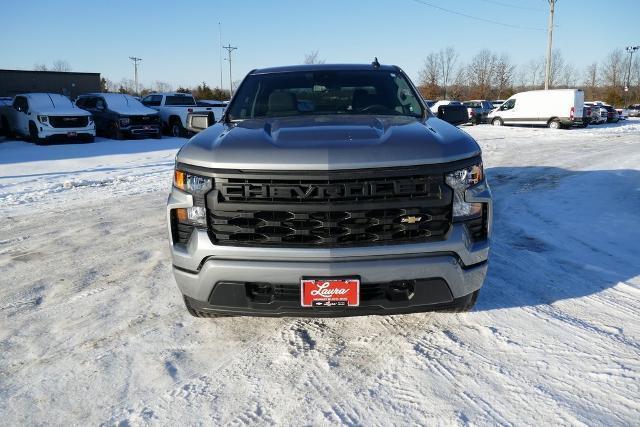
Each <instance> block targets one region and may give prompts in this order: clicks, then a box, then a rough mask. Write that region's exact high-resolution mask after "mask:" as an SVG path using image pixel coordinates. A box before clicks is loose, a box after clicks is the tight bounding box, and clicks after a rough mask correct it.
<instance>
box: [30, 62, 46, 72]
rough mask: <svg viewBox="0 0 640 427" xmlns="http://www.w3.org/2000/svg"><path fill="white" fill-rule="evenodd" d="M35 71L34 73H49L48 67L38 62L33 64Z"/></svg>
mask: <svg viewBox="0 0 640 427" xmlns="http://www.w3.org/2000/svg"><path fill="white" fill-rule="evenodd" d="M33 70H34V71H49V69H48V68H47V66H46V65H45V64H44V63H42V62H36V63H35V64H33Z"/></svg>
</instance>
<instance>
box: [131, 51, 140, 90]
mask: <svg viewBox="0 0 640 427" xmlns="http://www.w3.org/2000/svg"><path fill="white" fill-rule="evenodd" d="M129 59H130V60H132V61H133V78H134V82H135V85H136V95H138V96H140V91H138V62H140V61H142V58H136V57H135V56H130V57H129Z"/></svg>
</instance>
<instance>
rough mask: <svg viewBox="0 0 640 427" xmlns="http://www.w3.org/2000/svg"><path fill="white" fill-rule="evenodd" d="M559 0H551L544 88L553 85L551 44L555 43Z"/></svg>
mask: <svg viewBox="0 0 640 427" xmlns="http://www.w3.org/2000/svg"><path fill="white" fill-rule="evenodd" d="M556 1H557V0H549V28H547V66H546V68H545V77H544V89H545V90H547V89H549V86H550V85H551V46H552V44H553V12H554V9H555V6H556Z"/></svg>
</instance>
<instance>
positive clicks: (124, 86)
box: [118, 78, 136, 95]
mask: <svg viewBox="0 0 640 427" xmlns="http://www.w3.org/2000/svg"><path fill="white" fill-rule="evenodd" d="M135 87H136V84H135V82H134V81H133V80H132V79H126V78H125V79H122V80H120V83H119V87H118V92H120V93H128V94H130V95H132V94H134V93H135V91H136V89H135Z"/></svg>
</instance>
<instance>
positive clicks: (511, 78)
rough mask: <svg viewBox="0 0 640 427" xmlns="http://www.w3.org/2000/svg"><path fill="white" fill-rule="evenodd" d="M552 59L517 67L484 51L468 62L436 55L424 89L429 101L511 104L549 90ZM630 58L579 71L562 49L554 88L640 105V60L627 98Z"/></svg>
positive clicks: (620, 54) (450, 53) (618, 54)
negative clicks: (523, 95)
mask: <svg viewBox="0 0 640 427" xmlns="http://www.w3.org/2000/svg"><path fill="white" fill-rule="evenodd" d="M545 64H546V58H545V57H544V56H541V57H539V58H536V59H532V60H530V61H528V62H527V63H525V64H521V65H516V64H514V63H513V62H512V61H511V58H510V57H509V54H507V53H496V52H493V51H492V50H490V49H482V50H481V51H480V52H478V53H477V54H475V55H474V56H473V57H472V58H471V59H470V60H469V61H468V62H463V61H462V60H461V59H460V55H459V53H458V52H457V51H456V50H455V48H454V47H451V46H449V47H446V48H443V49H440V50H439V51H437V52H431V53H429V54H428V55H427V57H426V58H425V60H424V64H423V67H422V68H421V69H420V72H419V77H418V79H419V80H418V82H419V89H420V92H421V93H422V96H423V97H424V98H425V99H433V100H437V99H460V100H465V99H505V98H508V97H509V96H511V95H512V94H514V93H516V92H522V91H525V90H533V89H543V88H544V78H545ZM628 69H629V55H627V54H625V53H624V51H623V50H622V49H614V50H612V51H611V52H610V53H609V54H608V55H607V56H606V57H605V58H604V59H603V60H601V61H599V62H593V63H591V64H589V65H588V66H587V67H585V69H583V70H578V69H577V68H576V67H574V66H573V64H571V63H570V62H568V61H566V60H565V59H564V57H563V55H562V52H561V51H560V50H559V49H556V50H554V51H553V54H552V58H551V73H550V79H549V80H550V87H551V88H581V89H583V90H584V91H585V99H586V100H604V101H606V102H608V103H610V104H612V105H616V106H621V105H623V104H624V102H625V99H626V100H627V101H628V102H629V103H638V102H640V58H638V57H635V58H634V59H633V63H632V64H631V73H630V84H629V88H628V93H627V92H625V86H626V82H627V72H628Z"/></svg>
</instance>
